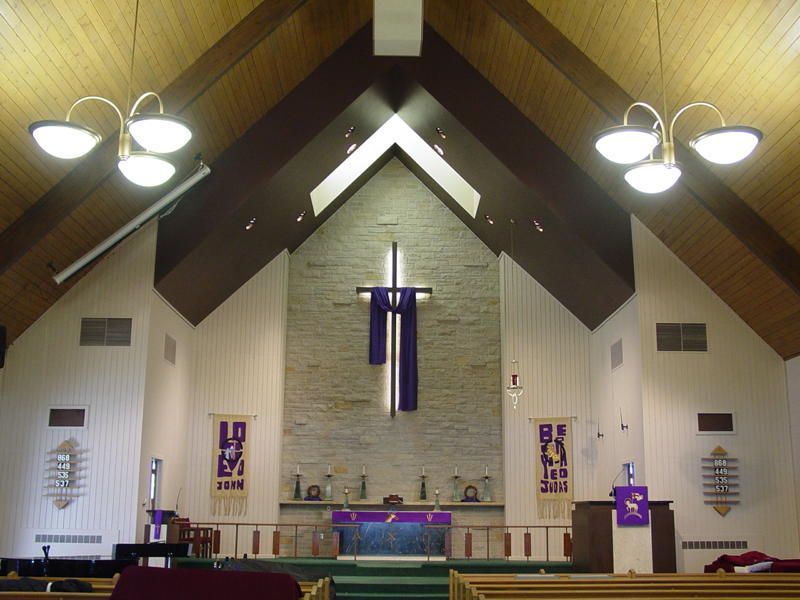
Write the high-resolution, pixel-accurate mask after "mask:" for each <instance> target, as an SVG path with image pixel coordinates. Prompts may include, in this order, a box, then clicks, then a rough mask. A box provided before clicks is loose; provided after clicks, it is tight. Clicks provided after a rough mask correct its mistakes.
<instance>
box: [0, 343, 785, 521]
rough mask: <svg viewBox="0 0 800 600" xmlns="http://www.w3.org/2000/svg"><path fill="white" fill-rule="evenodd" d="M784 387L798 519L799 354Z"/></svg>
mask: <svg viewBox="0 0 800 600" xmlns="http://www.w3.org/2000/svg"><path fill="white" fill-rule="evenodd" d="M0 384H2V381H0ZM786 389H787V391H788V393H789V411H790V415H789V417H790V419H789V421H790V423H791V428H792V452H793V456H794V489H795V492H794V497H795V500H796V501H797V511H798V519H799V520H800V356H797V357H795V358H793V359H792V360H787V361H786ZM0 393H2V392H0ZM798 530H799V531H798V533H799V534H800V524H798Z"/></svg>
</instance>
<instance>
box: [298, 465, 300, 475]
mask: <svg viewBox="0 0 800 600" xmlns="http://www.w3.org/2000/svg"><path fill="white" fill-rule="evenodd" d="M297 474H298V475H300V463H297Z"/></svg>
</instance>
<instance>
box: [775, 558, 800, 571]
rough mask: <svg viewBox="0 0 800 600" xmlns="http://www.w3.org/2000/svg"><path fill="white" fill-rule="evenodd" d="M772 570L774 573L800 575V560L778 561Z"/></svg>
mask: <svg viewBox="0 0 800 600" xmlns="http://www.w3.org/2000/svg"><path fill="white" fill-rule="evenodd" d="M770 570H771V571H772V572H773V573H800V559H796V558H795V559H792V560H776V561H775V562H774V563H772V568H771V569H770Z"/></svg>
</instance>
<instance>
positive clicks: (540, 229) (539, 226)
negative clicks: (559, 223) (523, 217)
mask: <svg viewBox="0 0 800 600" xmlns="http://www.w3.org/2000/svg"><path fill="white" fill-rule="evenodd" d="M532 222H533V228H534V229H535V230H536V231H538V232H539V233H544V227H542V224H541V223H540V222H539V221H538V220H537V219H533V221H532Z"/></svg>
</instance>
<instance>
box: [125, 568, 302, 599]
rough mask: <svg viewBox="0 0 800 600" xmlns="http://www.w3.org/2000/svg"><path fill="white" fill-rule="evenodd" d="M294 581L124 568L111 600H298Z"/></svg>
mask: <svg viewBox="0 0 800 600" xmlns="http://www.w3.org/2000/svg"><path fill="white" fill-rule="evenodd" d="M300 597H301V594H300V586H299V585H298V584H297V581H295V580H294V578H293V577H292V576H290V575H286V574H285V573H246V572H241V571H220V570H216V569H214V570H211V569H209V570H205V569H158V568H153V567H128V568H127V569H125V570H124V571H123V572H122V576H121V577H120V578H119V581H118V582H117V585H116V586H115V587H114V592H113V593H112V594H111V598H112V599H113V600H145V599H146V600H161V599H163V600H206V599H207V600H228V599H231V598H236V599H237V600H256V599H258V600H298V599H299V598H300Z"/></svg>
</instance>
